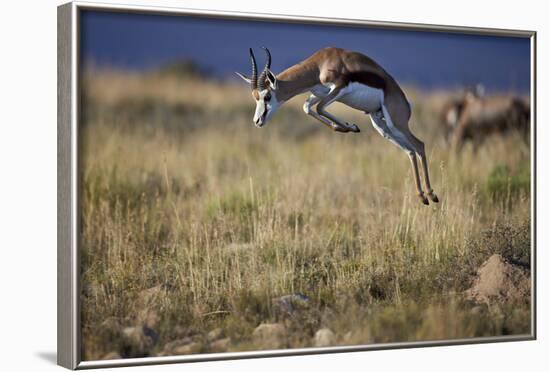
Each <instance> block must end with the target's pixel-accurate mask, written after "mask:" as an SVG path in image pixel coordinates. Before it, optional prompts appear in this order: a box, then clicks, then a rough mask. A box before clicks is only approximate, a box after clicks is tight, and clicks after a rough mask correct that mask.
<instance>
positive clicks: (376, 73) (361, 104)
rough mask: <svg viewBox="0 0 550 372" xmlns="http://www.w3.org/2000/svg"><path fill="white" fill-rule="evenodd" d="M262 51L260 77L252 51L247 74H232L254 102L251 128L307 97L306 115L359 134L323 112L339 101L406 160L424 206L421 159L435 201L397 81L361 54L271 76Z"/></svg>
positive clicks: (330, 53)
mask: <svg viewBox="0 0 550 372" xmlns="http://www.w3.org/2000/svg"><path fill="white" fill-rule="evenodd" d="M263 49H264V51H265V53H266V56H267V61H266V64H265V67H264V69H263V70H262V72H261V74H260V76H259V77H258V69H257V64H256V59H255V57H254V53H253V52H252V49H249V53H250V61H251V63H252V75H251V76H250V77H247V76H245V75H243V74H241V73H238V72H237V75H239V76H240V77H241V78H242V79H244V80H245V81H246V82H247V83H249V84H250V87H251V88H252V97H253V98H254V100H255V101H256V111H255V113H254V124H255V125H256V126H257V127H262V126H264V125H265V124H266V123H267V122H268V120H269V119H270V118H271V116H272V115H273V113H274V112H275V111H277V109H278V108H279V107H280V106H281V105H282V104H283V103H284V102H286V101H288V100H289V99H291V98H292V97H294V96H296V95H298V94H301V93H305V92H310V93H311V95H310V96H309V98H308V99H307V100H306V102H305V103H304V106H303V109H304V112H305V113H306V114H308V115H310V116H312V117H314V118H315V119H317V120H319V121H320V122H321V123H323V124H324V125H326V126H327V127H329V128H331V129H333V130H334V131H337V132H343V133H346V132H355V133H357V132H359V128H358V127H357V125H355V124H350V123H348V122H345V121H343V120H341V119H339V118H337V117H335V116H334V115H332V114H331V113H329V112H328V111H327V108H328V106H329V105H330V104H332V103H333V102H336V101H338V102H341V103H343V104H345V105H347V106H349V107H351V108H354V109H356V110H360V111H363V112H365V113H366V114H369V115H370V118H371V121H372V125H373V126H374V128H375V129H376V130H377V131H378V133H380V134H381V135H382V136H383V137H384V138H386V139H387V140H389V141H390V142H392V143H393V144H395V145H397V146H398V147H399V148H401V149H402V150H404V151H405V152H406V153H407V154H408V155H409V158H410V160H411V165H412V170H413V175H414V179H415V183H416V190H417V192H418V196H419V197H420V199H421V200H422V202H423V203H424V204H426V205H428V204H429V202H428V198H427V197H426V195H425V194H424V191H423V190H422V185H421V182H420V175H419V172H418V164H417V159H416V156H417V155H418V156H419V157H420V158H421V160H422V168H423V170H424V178H425V181H426V189H427V194H428V196H429V197H430V199H431V200H432V201H433V202H435V203H437V202H438V201H439V200H438V198H437V195H436V194H435V192H434V190H433V189H432V187H431V184H430V176H429V172H428V160H427V158H426V151H425V149H424V143H423V142H422V141H420V140H419V139H418V138H416V137H415V136H414V135H413V134H412V133H411V131H410V129H409V119H410V116H411V106H410V104H409V102H408V101H407V98H406V97H405V93H403V91H402V90H401V88H400V87H399V85H398V84H397V82H396V81H395V80H394V79H393V78H392V77H391V76H390V75H389V74H388V73H387V72H386V71H385V70H384V69H383V68H382V67H381V66H380V65H378V64H377V63H376V62H374V61H373V60H372V59H370V58H369V57H367V56H365V55H363V54H361V53H357V52H352V51H348V50H344V49H339V48H324V49H321V50H319V51H317V52H315V53H314V54H313V55H312V56H310V57H309V58H307V59H305V60H304V61H302V62H300V63H298V64H296V65H294V66H291V67H289V68H287V69H286V70H284V71H283V72H281V73H280V74H278V75H277V76H275V74H274V73H273V72H272V71H271V69H270V68H271V53H270V52H269V50H268V49H267V48H263ZM315 105H317V106H316V107H315V109H313V106H315Z"/></svg>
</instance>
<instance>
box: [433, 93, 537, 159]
mask: <svg viewBox="0 0 550 372" xmlns="http://www.w3.org/2000/svg"><path fill="white" fill-rule="evenodd" d="M529 111H530V110H529V105H528V104H527V103H525V102H524V101H523V100H521V99H519V98H517V97H513V96H489V97H483V96H481V95H480V94H479V93H478V92H473V91H467V92H466V94H465V96H464V97H463V98H462V99H457V100H453V101H451V102H449V103H448V104H447V105H446V106H445V107H444V108H443V112H442V117H443V119H444V122H445V124H446V125H447V128H448V130H449V137H450V140H451V145H452V147H453V148H454V149H455V150H457V151H459V150H460V149H461V148H462V146H463V145H464V143H465V141H466V140H472V141H473V143H474V149H476V148H477V146H478V145H479V144H480V143H481V142H482V141H483V140H485V139H486V138H487V137H488V136H489V135H492V134H505V133H508V132H510V131H512V130H518V131H520V132H522V133H523V134H524V135H525V136H527V135H528V133H529Z"/></svg>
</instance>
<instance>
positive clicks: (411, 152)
mask: <svg viewBox="0 0 550 372" xmlns="http://www.w3.org/2000/svg"><path fill="white" fill-rule="evenodd" d="M370 117H371V120H372V125H373V126H374V128H375V129H376V130H377V131H378V133H380V134H381V135H382V136H383V137H384V138H386V139H387V140H389V141H390V142H391V143H393V144H394V145H396V146H397V147H399V148H400V149H402V150H403V151H405V152H406V153H407V155H408V156H409V159H410V160H411V166H412V171H413V176H414V183H415V186H416V191H417V193H418V197H419V198H420V200H421V201H422V203H424V204H425V205H429V204H430V203H429V202H428V198H427V197H426V195H424V191H423V190H422V183H421V182H420V174H419V172H418V162H417V159H416V150H415V147H414V145H413V144H412V143H411V142H410V140H409V139H408V138H407V137H406V136H405V135H404V134H403V133H402V132H401V131H399V130H398V129H397V128H396V127H395V125H394V124H393V122H392V120H391V118H390V115H389V113H388V112H387V110H385V109H383V110H381V111H377V112H373V113H371V114H370Z"/></svg>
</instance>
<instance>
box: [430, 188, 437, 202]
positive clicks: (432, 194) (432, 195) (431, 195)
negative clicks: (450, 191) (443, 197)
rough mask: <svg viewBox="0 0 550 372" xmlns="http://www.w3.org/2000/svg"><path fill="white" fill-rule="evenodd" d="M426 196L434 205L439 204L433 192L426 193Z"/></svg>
mask: <svg viewBox="0 0 550 372" xmlns="http://www.w3.org/2000/svg"><path fill="white" fill-rule="evenodd" d="M428 195H429V197H430V199H432V201H433V202H434V203H439V198H438V197H437V195H436V194H435V192H433V191H430V192H429V193H428Z"/></svg>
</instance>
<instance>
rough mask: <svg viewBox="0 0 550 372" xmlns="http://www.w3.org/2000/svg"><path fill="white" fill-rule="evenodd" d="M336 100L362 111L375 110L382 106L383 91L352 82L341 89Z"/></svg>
mask: <svg viewBox="0 0 550 372" xmlns="http://www.w3.org/2000/svg"><path fill="white" fill-rule="evenodd" d="M337 101H339V102H342V103H344V104H345V105H347V106H350V107H353V108H354V109H356V110H361V111H364V112H376V111H378V110H380V108H381V107H382V102H383V101H384V91H383V90H382V89H376V88H371V87H369V86H368V85H365V84H361V83H357V82H353V83H350V84H348V86H347V87H345V88H344V89H342V92H341V93H340V95H339V97H338V99H337Z"/></svg>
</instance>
